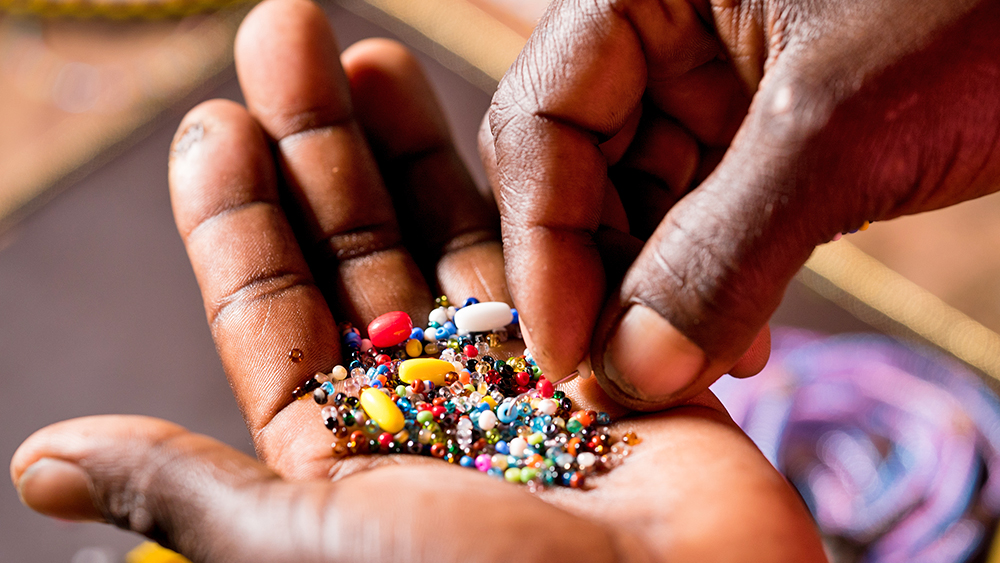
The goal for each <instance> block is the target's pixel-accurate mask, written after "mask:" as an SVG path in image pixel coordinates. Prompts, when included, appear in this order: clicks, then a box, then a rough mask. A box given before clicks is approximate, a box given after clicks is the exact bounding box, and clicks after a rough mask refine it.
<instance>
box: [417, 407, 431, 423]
mask: <svg viewBox="0 0 1000 563" xmlns="http://www.w3.org/2000/svg"><path fill="white" fill-rule="evenodd" d="M432 420H434V413H432V412H431V411H429V410H428V411H420V412H418V413H417V422H419V423H420V424H426V423H428V422H430V421H432Z"/></svg>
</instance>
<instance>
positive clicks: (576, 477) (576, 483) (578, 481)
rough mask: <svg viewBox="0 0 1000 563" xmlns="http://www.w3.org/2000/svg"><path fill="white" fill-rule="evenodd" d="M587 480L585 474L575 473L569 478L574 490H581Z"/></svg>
mask: <svg viewBox="0 0 1000 563" xmlns="http://www.w3.org/2000/svg"><path fill="white" fill-rule="evenodd" d="M585 479H586V478H585V477H584V475H583V473H573V475H571V476H570V478H569V486H570V487H571V488H573V489H579V488H580V487H582V486H583V482H584V480H585Z"/></svg>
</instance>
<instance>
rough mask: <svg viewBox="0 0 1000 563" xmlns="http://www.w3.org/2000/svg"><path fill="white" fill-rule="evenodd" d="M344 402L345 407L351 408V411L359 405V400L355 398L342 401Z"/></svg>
mask: <svg viewBox="0 0 1000 563" xmlns="http://www.w3.org/2000/svg"><path fill="white" fill-rule="evenodd" d="M344 402H345V403H346V404H347V406H349V407H351V408H352V409H353V408H357V406H358V405H359V404H361V400H360V399H358V398H357V397H348V398H346V399H344Z"/></svg>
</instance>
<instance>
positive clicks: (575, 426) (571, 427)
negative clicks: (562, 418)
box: [566, 418, 583, 434]
mask: <svg viewBox="0 0 1000 563" xmlns="http://www.w3.org/2000/svg"><path fill="white" fill-rule="evenodd" d="M582 429H583V425H582V424H580V421H579V420H577V419H575V418H571V419H569V422H567V423H566V430H567V431H569V433H570V434H576V433H577V432H579V431H580V430H582Z"/></svg>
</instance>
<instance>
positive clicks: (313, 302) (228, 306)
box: [170, 101, 339, 456]
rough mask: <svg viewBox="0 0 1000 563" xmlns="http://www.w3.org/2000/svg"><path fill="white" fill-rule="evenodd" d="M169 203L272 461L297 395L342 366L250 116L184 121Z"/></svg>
mask: <svg viewBox="0 0 1000 563" xmlns="http://www.w3.org/2000/svg"><path fill="white" fill-rule="evenodd" d="M170 193H171V200H172V203H173V207H174V216H175V218H176V222H177V227H178V230H179V231H180V234H181V237H182V238H183V240H184V244H185V246H186V247H187V251H188V256H189V257H190V259H191V264H192V266H193V268H194V272H195V275H196V277H197V278H198V284H199V286H200V287H201V291H202V298H203V299H204V302H205V310H206V314H207V316H208V321H209V326H210V328H211V330H212V336H213V338H214V339H215V343H216V347H217V349H218V351H219V356H220V358H221V359H222V364H223V367H224V368H225V371H226V374H227V376H228V377H229V381H230V384H231V385H232V387H233V392H234V394H235V396H236V400H237V402H238V403H239V405H240V408H241V410H242V411H243V416H244V418H245V419H246V421H247V425H248V426H249V429H250V432H251V434H252V435H253V436H254V439H255V442H257V446H258V449H259V451H260V452H261V454H262V455H265V456H266V455H267V453H268V451H270V450H271V449H273V448H272V446H269V445H268V444H266V443H265V442H266V441H267V440H266V439H265V438H262V437H261V435H260V432H261V431H262V429H264V428H265V427H266V426H267V425H268V424H269V423H270V422H271V421H272V419H273V418H274V417H275V415H276V414H277V413H278V412H279V411H281V410H282V409H283V408H284V407H285V406H286V405H288V403H289V402H291V400H292V398H291V391H292V389H294V388H295V386H297V385H298V384H300V383H301V382H302V381H303V380H304V379H305V378H306V377H308V376H310V375H312V374H313V373H316V372H317V371H329V370H330V368H331V367H332V366H333V365H334V364H335V362H336V360H337V359H338V356H339V350H338V342H339V334H338V333H337V330H336V326H335V324H334V321H333V318H332V317H331V315H330V311H329V307H327V305H326V301H325V300H324V298H323V295H322V294H321V292H320V291H319V289H318V288H317V287H316V285H315V284H314V283H313V278H312V275H311V273H310V271H309V267H308V265H307V264H306V261H305V258H304V257H303V255H302V252H301V251H300V249H299V246H298V242H297V241H296V238H295V234H294V233H293V232H292V228H291V227H290V226H289V224H288V221H287V219H286V216H285V213H284V210H283V209H282V207H281V206H280V204H279V201H278V199H279V197H278V190H277V186H276V179H275V170H274V165H273V158H272V156H271V153H270V151H269V150H268V147H267V143H266V141H265V138H264V135H263V133H262V132H261V130H260V127H259V126H258V125H257V124H256V122H254V120H253V119H252V118H251V117H250V116H249V115H248V114H247V112H246V110H244V109H243V108H242V107H240V106H239V105H237V104H235V103H232V102H227V101H214V102H207V103H205V104H202V105H200V106H198V107H197V108H195V109H193V110H192V111H191V112H190V113H189V114H188V115H187V116H186V117H185V118H184V121H183V122H182V123H181V126H180V129H179V132H178V134H177V137H176V139H175V141H174V145H173V150H172V152H171V157H170ZM293 349H298V350H301V351H302V352H303V358H302V361H301V362H297V363H296V362H294V361H292V359H291V358H290V357H289V353H290V351H291V350H293ZM300 410H301V409H300ZM293 426H294V425H293ZM307 428H308V427H307ZM301 433H302V432H301V431H298V430H297V431H296V433H295V435H299V434H301ZM318 443H320V444H321V443H322V442H318ZM325 453H327V454H328V453H329V452H328V449H327V451H326V452H325Z"/></svg>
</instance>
